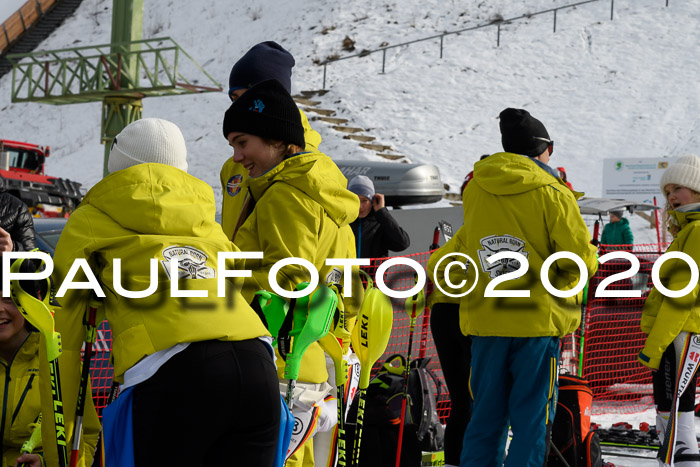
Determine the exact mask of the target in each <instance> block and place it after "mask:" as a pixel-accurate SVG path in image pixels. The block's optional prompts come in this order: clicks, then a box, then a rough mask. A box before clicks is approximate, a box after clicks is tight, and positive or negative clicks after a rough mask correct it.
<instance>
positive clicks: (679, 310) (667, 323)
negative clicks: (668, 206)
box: [638, 211, 700, 369]
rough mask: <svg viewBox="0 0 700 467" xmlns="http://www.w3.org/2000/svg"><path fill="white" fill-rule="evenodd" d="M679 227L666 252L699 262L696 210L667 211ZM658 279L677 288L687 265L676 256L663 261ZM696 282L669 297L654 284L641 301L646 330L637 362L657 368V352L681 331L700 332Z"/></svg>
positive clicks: (684, 277)
mask: <svg viewBox="0 0 700 467" xmlns="http://www.w3.org/2000/svg"><path fill="white" fill-rule="evenodd" d="M669 214H670V215H671V216H672V217H673V218H675V219H676V220H677V221H678V224H679V225H680V226H681V230H680V231H679V232H678V234H677V235H676V238H675V239H674V240H673V243H671V245H670V246H669V247H668V250H666V253H669V252H673V251H680V252H683V253H685V254H687V255H689V256H690V257H691V258H692V259H693V260H694V261H695V264H700V222H698V221H700V212H699V211H690V212H678V211H670V212H669ZM659 279H660V281H661V283H662V284H663V285H664V287H666V288H667V289H670V290H681V289H683V288H685V287H686V286H687V285H688V284H689V283H690V267H689V266H688V264H687V263H686V262H685V261H683V260H680V259H670V260H668V261H666V262H665V263H664V264H663V265H662V266H661V269H660V271H659ZM699 291H700V285H698V284H697V283H696V284H695V288H694V289H693V290H691V291H690V292H689V293H688V294H686V295H684V296H683V297H678V298H672V297H669V296H666V295H664V294H663V293H661V292H660V291H659V290H658V289H656V288H654V289H653V290H652V291H651V292H650V293H649V296H648V297H647V299H646V302H644V311H643V312H642V321H641V327H642V331H644V332H645V333H646V334H648V337H647V340H646V342H645V343H644V348H643V349H642V350H641V352H639V356H638V360H639V362H640V363H642V364H644V365H646V366H648V367H649V368H652V369H658V368H659V364H660V363H661V356H662V355H663V353H664V351H665V350H666V348H667V347H668V346H669V345H671V343H672V342H673V339H675V338H676V336H678V334H679V333H680V332H681V331H687V332H691V333H700V302H699V301H698V292H699Z"/></svg>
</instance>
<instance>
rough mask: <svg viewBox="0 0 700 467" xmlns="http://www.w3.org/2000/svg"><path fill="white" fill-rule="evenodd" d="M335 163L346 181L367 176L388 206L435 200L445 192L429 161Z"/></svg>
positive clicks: (346, 161) (434, 201) (347, 161)
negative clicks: (420, 162)
mask: <svg viewBox="0 0 700 467" xmlns="http://www.w3.org/2000/svg"><path fill="white" fill-rule="evenodd" d="M335 163H336V164H337V165H338V167H339V168H340V171H341V172H343V175H345V177H346V178H347V179H348V181H350V180H352V178H353V177H354V176H356V175H365V176H367V177H369V179H370V180H372V182H373V183H374V191H376V192H377V193H382V194H383V195H384V197H385V202H386V204H387V205H388V206H405V205H409V204H426V203H436V202H438V201H440V200H441V199H442V197H443V196H444V195H445V189H444V187H443V184H442V181H441V180H440V171H439V170H438V168H437V167H436V166H434V165H432V164H400V163H392V162H370V161H349V160H342V161H335Z"/></svg>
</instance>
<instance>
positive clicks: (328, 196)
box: [245, 151, 360, 227]
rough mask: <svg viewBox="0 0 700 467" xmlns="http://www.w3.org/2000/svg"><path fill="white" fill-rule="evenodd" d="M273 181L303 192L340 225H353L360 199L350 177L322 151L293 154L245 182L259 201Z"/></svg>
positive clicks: (254, 197) (358, 209)
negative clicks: (349, 185) (350, 185)
mask: <svg viewBox="0 0 700 467" xmlns="http://www.w3.org/2000/svg"><path fill="white" fill-rule="evenodd" d="M273 183H286V184H287V185H290V186H293V187H294V188H296V189H298V190H299V191H301V192H303V193H304V194H306V195H307V196H308V197H309V198H311V199H313V200H314V201H315V202H317V203H318V204H320V205H321V207H323V209H324V210H325V211H326V213H328V216H329V217H330V218H331V219H332V220H333V222H335V223H336V224H337V225H338V226H339V227H342V226H344V225H348V224H350V223H351V222H352V221H354V220H355V219H357V215H358V214H359V212H360V199H359V198H358V197H357V195H355V194H354V193H352V192H351V191H349V190H348V189H347V188H346V187H347V185H348V180H347V179H346V178H345V176H344V175H343V173H342V172H341V171H340V169H339V168H338V166H337V165H336V164H335V162H333V160H332V159H331V158H330V157H328V156H326V155H325V154H322V153H320V152H317V151H313V152H304V153H300V154H296V155H293V156H291V157H289V158H287V159H285V160H284V161H282V162H281V163H280V164H279V165H277V166H276V167H275V168H273V169H272V170H270V171H269V172H267V173H265V174H263V175H261V176H259V177H256V178H250V179H248V180H246V181H245V184H246V185H247V186H248V187H249V188H250V190H251V193H252V194H253V199H254V200H256V202H257V201H258V200H260V198H261V197H262V196H263V194H264V193H265V191H266V190H267V189H268V188H269V187H270V186H271V185H272V184H273ZM290 214H292V215H293V213H290Z"/></svg>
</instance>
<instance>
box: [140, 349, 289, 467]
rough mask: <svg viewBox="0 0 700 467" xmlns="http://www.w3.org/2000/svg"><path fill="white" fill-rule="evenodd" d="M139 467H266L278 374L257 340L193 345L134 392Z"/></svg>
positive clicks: (275, 425)
mask: <svg viewBox="0 0 700 467" xmlns="http://www.w3.org/2000/svg"><path fill="white" fill-rule="evenodd" d="M132 413H133V427H134V457H135V459H136V467H141V466H149V467H152V466H164V467H165V466H167V467H173V466H180V465H182V466H239V465H240V466H253V465H254V466H261V467H271V466H272V463H273V457H274V454H275V448H276V446H277V438H278V435H279V423H280V393H279V387H278V382H277V373H276V371H275V366H274V363H273V360H272V356H271V355H270V352H269V351H268V349H267V346H266V345H265V344H264V343H263V342H262V341H260V340H259V339H249V340H245V341H238V342H224V341H216V340H210V341H202V342H193V343H191V344H190V345H189V346H188V347H187V349H185V350H183V351H182V352H180V353H178V354H177V355H175V356H173V357H172V358H171V359H170V360H168V361H167V362H166V363H165V364H164V365H163V366H162V367H160V369H159V370H158V371H157V372H156V373H155V374H154V375H153V376H152V377H151V378H149V379H148V380H146V381H144V382H143V383H141V384H138V385H137V386H135V387H134V402H133V411H132Z"/></svg>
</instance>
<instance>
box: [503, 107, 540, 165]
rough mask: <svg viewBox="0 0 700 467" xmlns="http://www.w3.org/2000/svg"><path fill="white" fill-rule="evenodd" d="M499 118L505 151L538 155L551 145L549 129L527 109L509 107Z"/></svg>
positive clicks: (530, 155)
mask: <svg viewBox="0 0 700 467" xmlns="http://www.w3.org/2000/svg"><path fill="white" fill-rule="evenodd" d="M499 118H500V120H501V122H500V127H501V142H502V143H503V150H504V151H506V152H512V153H514V154H522V155H524V156H529V157H537V156H539V155H540V154H542V153H543V152H544V150H545V149H547V146H549V143H550V139H549V133H547V129H546V128H545V127H544V125H543V124H542V122H540V121H539V120H537V119H536V118H535V117H533V116H532V115H530V112H528V111H527V110H523V109H511V108H508V109H505V110H504V111H503V112H501V115H499Z"/></svg>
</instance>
